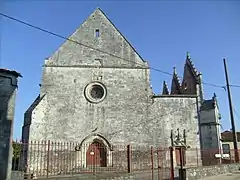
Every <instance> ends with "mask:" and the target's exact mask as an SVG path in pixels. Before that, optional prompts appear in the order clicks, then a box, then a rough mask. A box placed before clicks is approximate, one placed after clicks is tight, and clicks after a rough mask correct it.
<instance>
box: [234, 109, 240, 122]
mask: <svg viewBox="0 0 240 180" xmlns="http://www.w3.org/2000/svg"><path fill="white" fill-rule="evenodd" d="M233 111H234V114H235V115H236V117H237V118H238V120H240V116H239V114H238V113H237V111H236V109H235V108H233Z"/></svg>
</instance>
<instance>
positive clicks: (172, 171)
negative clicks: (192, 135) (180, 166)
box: [170, 146, 174, 180]
mask: <svg viewBox="0 0 240 180" xmlns="http://www.w3.org/2000/svg"><path fill="white" fill-rule="evenodd" d="M173 151H174V147H172V146H171V147H170V163H171V164H170V179H171V180H174V163H173Z"/></svg>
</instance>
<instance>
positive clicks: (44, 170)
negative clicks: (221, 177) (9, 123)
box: [12, 141, 235, 180]
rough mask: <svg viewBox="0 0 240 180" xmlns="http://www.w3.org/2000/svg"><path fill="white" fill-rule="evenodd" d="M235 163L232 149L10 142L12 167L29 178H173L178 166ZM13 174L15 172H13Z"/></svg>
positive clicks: (96, 143)
mask: <svg viewBox="0 0 240 180" xmlns="http://www.w3.org/2000/svg"><path fill="white" fill-rule="evenodd" d="M226 163H228V164H229V163H235V161H234V151H233V150H229V152H228V153H225V154H224V153H223V151H222V150H220V149H207V150H200V149H199V148H188V149H186V148H183V151H182V150H181V151H179V148H178V147H174V148H161V147H153V146H151V147H150V146H137V145H113V146H110V145H104V144H101V143H100V142H99V143H98V142H95V143H91V144H78V143H62V142H51V141H42V142H41V141H34V142H29V143H21V142H14V143H13V159H12V170H13V171H14V172H18V174H19V175H21V176H28V177H29V178H30V179H31V178H32V179H33V178H34V177H35V176H36V177H38V178H41V177H44V178H50V177H53V176H57V177H59V176H77V175H80V174H81V175H82V174H93V175H94V174H102V173H112V174H119V173H132V172H134V174H138V175H142V176H141V177H144V179H158V180H160V179H173V178H174V177H176V176H178V170H179V169H181V168H186V167H188V168H190V167H198V166H210V165H217V164H226ZM15 174H16V173H15Z"/></svg>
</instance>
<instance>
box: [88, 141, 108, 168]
mask: <svg viewBox="0 0 240 180" xmlns="http://www.w3.org/2000/svg"><path fill="white" fill-rule="evenodd" d="M86 160H87V162H86V164H87V166H97V167H107V149H106V147H105V145H104V143H102V142H101V141H98V140H94V141H93V143H91V144H90V145H89V147H88V149H87V152H86Z"/></svg>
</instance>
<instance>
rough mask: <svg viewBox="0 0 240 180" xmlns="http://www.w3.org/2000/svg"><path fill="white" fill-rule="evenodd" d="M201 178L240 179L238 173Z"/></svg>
mask: <svg viewBox="0 0 240 180" xmlns="http://www.w3.org/2000/svg"><path fill="white" fill-rule="evenodd" d="M202 180H240V173H232V174H226V175H219V176H215V177H208V178H204V179H202Z"/></svg>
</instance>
